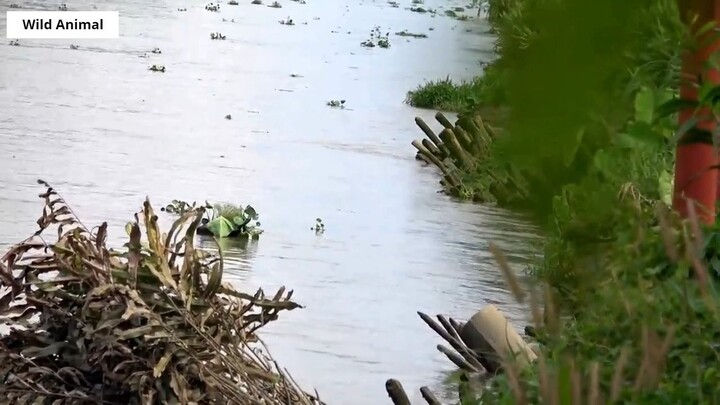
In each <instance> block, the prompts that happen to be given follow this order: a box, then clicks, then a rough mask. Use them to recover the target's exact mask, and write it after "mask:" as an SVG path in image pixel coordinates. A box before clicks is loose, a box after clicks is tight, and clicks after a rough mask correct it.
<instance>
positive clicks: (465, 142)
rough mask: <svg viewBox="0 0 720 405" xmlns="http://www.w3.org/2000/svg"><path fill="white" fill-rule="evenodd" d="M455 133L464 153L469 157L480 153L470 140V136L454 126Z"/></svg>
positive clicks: (459, 127) (458, 126)
mask: <svg viewBox="0 0 720 405" xmlns="http://www.w3.org/2000/svg"><path fill="white" fill-rule="evenodd" d="M455 133H456V134H457V136H458V140H459V141H460V143H461V144H462V146H463V148H464V149H465V151H467V152H468V153H469V154H470V155H473V156H477V155H478V154H479V153H480V149H479V148H478V147H476V146H475V143H474V142H473V141H472V139H471V138H470V135H468V133H467V132H466V131H465V130H464V129H463V128H462V127H461V126H460V125H456V126H455Z"/></svg>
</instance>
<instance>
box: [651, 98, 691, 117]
mask: <svg viewBox="0 0 720 405" xmlns="http://www.w3.org/2000/svg"><path fill="white" fill-rule="evenodd" d="M697 106H698V103H697V102H696V101H693V100H683V99H679V98H673V99H671V100H669V101H667V102H665V103H662V104H661V105H659V106H658V107H657V108H656V109H655V119H660V118H664V117H667V116H670V115H673V114H676V113H678V112H680V111H681V110H685V109H692V108H696V107H697Z"/></svg>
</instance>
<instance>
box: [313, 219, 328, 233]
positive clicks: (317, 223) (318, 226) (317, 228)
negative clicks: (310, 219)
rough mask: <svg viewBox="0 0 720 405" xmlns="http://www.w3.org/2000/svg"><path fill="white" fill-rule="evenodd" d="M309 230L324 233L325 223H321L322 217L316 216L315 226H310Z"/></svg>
mask: <svg viewBox="0 0 720 405" xmlns="http://www.w3.org/2000/svg"><path fill="white" fill-rule="evenodd" d="M310 230H311V231H315V234H316V235H319V234H322V233H325V224H324V223H323V221H322V219H320V218H316V219H315V226H313V227H311V228H310Z"/></svg>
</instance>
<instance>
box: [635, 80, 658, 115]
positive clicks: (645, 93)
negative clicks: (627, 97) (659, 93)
mask: <svg viewBox="0 0 720 405" xmlns="http://www.w3.org/2000/svg"><path fill="white" fill-rule="evenodd" d="M654 109H655V95H654V94H653V92H652V90H650V89H648V88H647V87H644V88H642V89H641V90H640V91H639V92H638V93H637V94H636V95H635V120H636V121H639V122H645V123H650V122H652V119H653V110H654Z"/></svg>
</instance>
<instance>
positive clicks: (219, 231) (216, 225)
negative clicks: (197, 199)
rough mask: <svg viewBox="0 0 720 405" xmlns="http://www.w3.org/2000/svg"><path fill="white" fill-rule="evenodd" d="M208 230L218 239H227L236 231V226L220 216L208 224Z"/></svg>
mask: <svg viewBox="0 0 720 405" xmlns="http://www.w3.org/2000/svg"><path fill="white" fill-rule="evenodd" d="M207 229H208V230H209V231H210V232H212V234H213V235H214V236H216V237H218V238H226V237H227V236H228V235H230V233H231V232H232V231H233V230H235V225H234V224H233V223H232V222H230V221H229V220H228V219H227V218H225V217H222V216H219V217H217V218H215V219H213V220H212V221H210V222H208V224H207Z"/></svg>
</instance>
